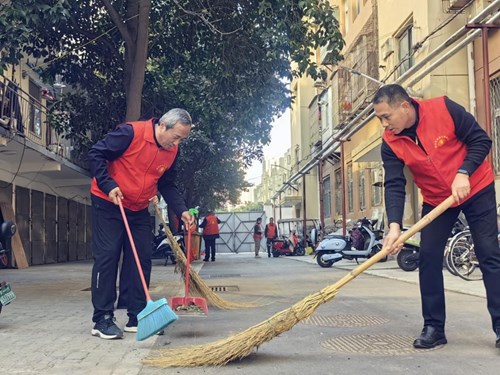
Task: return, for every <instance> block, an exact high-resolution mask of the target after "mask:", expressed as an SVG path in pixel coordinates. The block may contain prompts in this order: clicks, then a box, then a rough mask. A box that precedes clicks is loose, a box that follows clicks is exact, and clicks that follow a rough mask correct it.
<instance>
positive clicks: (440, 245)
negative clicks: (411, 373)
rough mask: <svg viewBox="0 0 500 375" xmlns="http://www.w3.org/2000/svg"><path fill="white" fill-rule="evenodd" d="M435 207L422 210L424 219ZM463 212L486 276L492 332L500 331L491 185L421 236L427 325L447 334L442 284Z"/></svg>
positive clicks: (499, 260) (499, 270)
mask: <svg viewBox="0 0 500 375" xmlns="http://www.w3.org/2000/svg"><path fill="white" fill-rule="evenodd" d="M433 208H434V207H433V206H430V205H428V204H425V203H424V205H423V207H422V216H424V215H426V214H427V213H429V212H430V211H431V210H432V209H433ZM460 211H463V213H464V214H465V217H466V218H467V222H468V224H469V227H470V231H471V235H472V238H473V241H474V249H475V252H476V255H477V258H478V261H479V266H480V268H481V271H482V273H483V282H484V286H485V288H486V298H487V305H488V311H489V313H490V315H491V320H492V326H493V329H495V328H497V327H500V249H499V247H498V238H497V234H498V227H497V213H496V199H495V188H494V185H493V184H491V185H489V186H487V187H486V188H484V189H483V190H481V191H479V192H478V193H477V194H476V195H474V196H473V197H472V198H470V199H469V200H467V201H466V202H465V203H463V204H461V205H459V206H457V207H453V208H450V209H448V210H447V211H445V212H444V213H443V214H442V215H440V216H439V217H438V218H436V219H435V220H434V221H433V222H432V223H430V224H429V225H428V226H426V227H425V228H424V229H423V230H422V233H421V242H420V260H419V278H420V294H421V299H422V315H423V318H424V325H430V326H434V327H436V328H437V329H440V330H442V331H443V332H444V326H445V320H446V311H445V296H444V283H443V254H444V248H445V245H446V241H447V239H448V236H449V235H450V232H451V229H452V227H453V224H454V223H455V221H456V220H457V217H458V215H459V213H460Z"/></svg>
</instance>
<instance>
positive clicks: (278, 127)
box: [245, 109, 290, 185]
mask: <svg viewBox="0 0 500 375" xmlns="http://www.w3.org/2000/svg"><path fill="white" fill-rule="evenodd" d="M289 148H290V109H287V110H286V111H285V112H284V113H283V115H282V116H281V117H279V118H277V119H276V120H275V121H274V122H273V124H272V130H271V143H269V144H268V145H267V146H264V157H265V158H266V159H267V158H272V157H276V156H281V155H283V154H284V153H285V152H286V151H287V150H288V149H289ZM261 175H262V163H261V162H260V161H254V162H253V164H252V165H251V167H250V168H248V170H247V173H246V176H245V179H246V180H247V181H248V182H250V183H252V184H254V185H257V184H259V183H260V181H261Z"/></svg>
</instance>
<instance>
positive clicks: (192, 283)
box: [156, 206, 260, 310]
mask: <svg viewBox="0 0 500 375" xmlns="http://www.w3.org/2000/svg"><path fill="white" fill-rule="evenodd" d="M156 213H157V215H158V217H159V218H160V219H161V220H162V222H163V227H164V229H165V233H166V234H167V237H168V240H169V241H170V243H171V244H172V246H171V247H172V250H173V251H174V253H175V257H176V258H177V266H178V267H179V268H180V270H181V273H182V275H183V276H184V277H185V276H186V261H187V260H186V256H185V255H184V252H183V251H182V249H181V248H180V247H179V244H178V243H177V241H176V240H175V238H174V236H173V235H172V232H171V231H170V229H169V228H168V226H167V225H166V223H165V221H164V220H163V217H162V216H161V212H159V209H158V206H156ZM189 292H190V293H192V294H197V295H199V296H201V297H203V298H205V299H206V300H207V302H208V303H209V304H210V305H211V306H214V307H217V308H219V309H222V310H232V309H246V308H253V307H258V306H260V305H259V304H256V303H239V302H230V301H226V300H225V299H223V298H222V297H220V296H219V295H218V294H216V293H215V292H214V291H213V290H212V289H210V288H209V287H208V285H207V284H206V283H205V282H204V281H203V279H202V278H201V277H200V275H198V273H197V272H196V271H194V270H191V272H189Z"/></svg>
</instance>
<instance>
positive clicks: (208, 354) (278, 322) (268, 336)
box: [145, 196, 455, 367]
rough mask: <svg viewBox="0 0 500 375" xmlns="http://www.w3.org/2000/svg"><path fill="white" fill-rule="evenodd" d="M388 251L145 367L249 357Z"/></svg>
mask: <svg viewBox="0 0 500 375" xmlns="http://www.w3.org/2000/svg"><path fill="white" fill-rule="evenodd" d="M454 202H455V200H454V198H453V196H450V197H448V198H447V199H446V200H445V201H443V202H442V203H441V204H440V205H438V206H437V207H436V208H434V209H433V210H432V211H431V212H429V213H428V214H427V215H425V216H424V217H423V218H422V219H420V220H419V221H418V222H417V223H416V224H415V225H413V226H412V227H411V228H410V229H409V230H407V231H406V232H404V233H403V234H401V236H399V238H398V239H397V240H396V242H395V243H394V245H393V246H394V247H395V246H398V245H400V244H402V243H404V242H405V241H406V240H408V239H409V238H410V237H411V236H413V235H414V234H415V233H417V232H419V231H420V230H422V228H424V227H425V226H427V225H428V224H429V223H431V222H432V221H433V220H434V219H435V218H436V217H438V216H439V215H441V214H442V213H443V212H444V211H446V210H447V209H448V208H449V207H450V206H451V205H452V204H453V203H454ZM389 250H390V248H383V249H382V250H381V251H379V252H378V253H377V254H375V255H374V256H373V257H371V258H370V259H368V260H366V261H365V262H363V263H362V264H360V265H359V266H358V267H356V268H355V269H354V270H352V271H351V272H349V273H348V274H347V275H345V276H344V277H343V278H342V279H340V280H339V281H337V282H336V283H335V284H333V285H329V286H327V287H325V288H323V289H322V290H320V291H319V292H316V293H313V294H310V295H309V296H307V297H305V298H304V299H302V300H301V301H299V302H297V303H295V304H294V305H293V306H291V307H289V308H288V309H286V310H283V311H281V312H279V313H277V314H275V315H273V316H272V317H271V318H269V319H267V320H265V321H264V322H261V323H259V324H257V325H255V326H253V327H250V328H248V329H246V330H245V331H243V332H240V333H238V334H236V335H233V336H231V337H228V338H226V339H222V340H218V341H214V342H212V343H208V344H202V345H193V346H189V347H184V348H177V349H167V350H164V349H160V350H157V352H156V353H155V354H153V355H152V356H150V357H149V358H147V359H146V360H145V363H146V364H148V365H153V366H157V367H194V366H222V365H225V364H226V363H228V362H231V361H234V360H235V359H240V358H244V357H246V356H248V355H250V354H251V353H252V352H253V350H254V348H256V347H259V346H260V345H262V344H263V343H265V342H268V341H271V340H272V339H273V338H274V337H276V336H278V335H280V334H281V333H283V332H286V331H289V330H290V329H292V328H293V327H294V326H295V324H297V323H298V322H299V321H301V320H304V319H306V318H308V317H309V316H311V315H312V314H313V313H314V311H316V309H317V308H318V307H319V306H320V305H322V304H323V303H325V302H328V301H330V300H331V299H333V298H334V297H335V295H336V294H337V292H338V290H339V289H340V288H341V287H343V286H344V285H345V284H347V283H348V282H349V281H351V280H353V279H354V278H356V277H357V276H358V275H359V274H361V273H363V272H364V271H365V270H367V269H368V268H369V267H371V266H372V265H374V264H375V263H377V262H378V261H379V260H381V259H382V258H383V257H385V256H386V255H388V252H389Z"/></svg>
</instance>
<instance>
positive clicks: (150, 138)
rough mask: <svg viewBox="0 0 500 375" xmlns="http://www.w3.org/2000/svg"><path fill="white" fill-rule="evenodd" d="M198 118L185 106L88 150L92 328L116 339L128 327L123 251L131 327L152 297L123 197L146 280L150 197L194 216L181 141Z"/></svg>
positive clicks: (121, 129) (188, 220)
mask: <svg viewBox="0 0 500 375" xmlns="http://www.w3.org/2000/svg"><path fill="white" fill-rule="evenodd" d="M191 126H192V121H191V116H190V115H189V113H188V112H186V111H185V110H183V109H179V108H176V109H172V110H170V111H168V112H167V113H165V114H164V115H163V116H162V117H161V118H160V119H159V120H158V119H156V118H153V119H150V120H147V121H135V122H127V123H124V124H121V125H118V126H117V127H116V128H115V129H114V130H113V131H111V132H110V133H108V134H107V135H106V137H105V138H104V139H102V140H100V141H99V142H97V143H96V144H95V145H94V146H92V148H91V149H90V151H89V153H88V161H89V166H90V171H91V173H92V175H93V176H94V179H93V180H92V186H91V190H90V193H91V200H92V253H93V257H94V266H93V269H92V288H91V289H92V304H93V306H94V314H93V317H92V320H93V322H94V323H95V325H94V328H93V329H92V331H91V333H92V335H94V336H97V337H100V338H103V339H116V338H121V337H122V336H123V332H122V331H121V329H120V328H118V327H117V326H116V324H115V319H114V302H115V300H116V276H117V271H118V260H119V259H120V255H121V253H122V251H123V263H122V275H121V276H124V275H125V274H127V276H128V277H121V280H122V281H123V280H124V279H126V281H127V285H126V288H124V290H127V298H126V299H125V300H126V301H127V302H126V304H127V315H128V318H129V320H128V323H127V324H126V326H125V328H124V330H125V332H136V331H137V314H138V313H139V312H140V311H141V310H143V309H144V307H145V306H146V296H145V294H144V290H143V288H142V284H141V281H140V278H139V273H138V271H137V266H136V264H135V260H134V257H133V254H132V248H131V244H130V242H129V240H128V236H127V233H126V231H125V225H124V222H123V219H122V216H121V214H120V210H119V207H118V200H119V199H121V201H122V204H123V206H124V209H125V213H126V216H127V221H128V223H129V226H130V230H131V232H132V236H133V239H134V243H135V245H136V248H137V252H138V255H139V258H140V263H141V266H142V270H143V272H144V276H145V278H146V282H147V284H148V285H149V279H150V275H151V252H152V249H151V240H152V238H151V236H152V225H151V221H150V217H149V211H148V206H149V201H150V200H152V199H154V198H156V199H157V197H156V194H157V192H158V191H159V192H160V193H161V195H162V196H163V198H164V199H165V201H166V202H167V204H168V205H169V208H171V209H172V210H173V211H174V212H175V213H176V214H177V215H178V216H179V217H180V218H181V220H182V221H183V222H184V223H185V224H186V225H187V226H189V225H192V224H193V223H194V218H193V217H192V216H191V215H190V214H189V211H188V209H187V207H186V204H185V203H184V200H183V198H182V196H181V195H180V193H179V192H178V190H177V187H176V186H175V177H176V170H175V162H176V160H177V156H178V146H179V144H180V142H181V141H182V140H183V139H185V138H187V137H188V135H189V133H190V131H191Z"/></svg>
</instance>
